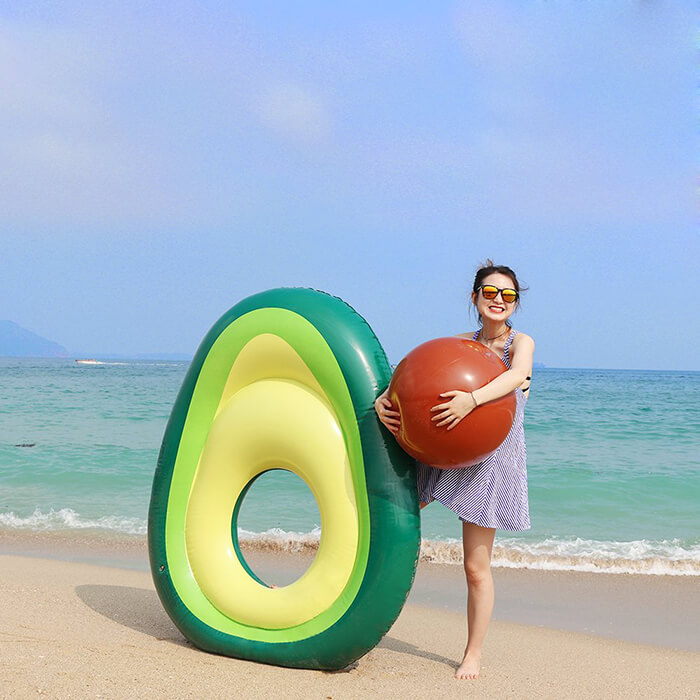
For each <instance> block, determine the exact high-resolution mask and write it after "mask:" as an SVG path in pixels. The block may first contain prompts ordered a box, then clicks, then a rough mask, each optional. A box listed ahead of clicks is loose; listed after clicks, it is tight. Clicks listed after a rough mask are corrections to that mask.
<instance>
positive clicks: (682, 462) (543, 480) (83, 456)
mask: <svg viewBox="0 0 700 700" xmlns="http://www.w3.org/2000/svg"><path fill="white" fill-rule="evenodd" d="M186 369H187V363H186V362H146V361H140V362H118V361H115V362H105V363H98V364H89V365H85V364H78V363H76V362H75V361H73V360H27V359H9V358H3V359H0V378H1V381H0V530H1V529H27V530H42V529H60V530H63V529H67V530H84V529H86V528H97V529H100V530H103V531H107V532H115V533H132V534H134V535H138V534H143V533H145V531H146V517H147V510H148V501H149V496H150V487H151V481H152V478H153V472H154V469H155V464H156V458H157V455H158V450H159V447H160V441H161V439H162V436H163V431H164V428H165V424H166V421H167V419H168V416H169V413H170V409H171V407H172V404H173V402H174V400H175V396H176V394H177V391H178V389H179V387H180V384H181V382H182V379H183V377H184V374H185V371H186ZM525 430H526V439H527V447H528V473H529V487H530V513H531V519H532V524H533V526H532V529H531V530H529V531H528V532H525V533H505V532H498V533H497V547H496V550H495V557H494V560H495V563H496V565H500V566H516V567H521V566H528V567H536V568H550V569H551V568H567V569H583V570H590V571H620V572H639V573H649V574H652V573H675V574H689V575H700V517H699V513H700V459H699V455H700V373H697V372H656V371H614V370H578V369H543V370H536V373H535V376H534V377H533V385H532V390H531V398H530V400H529V401H528V404H527V407H526V423H525ZM33 443H35V445H34V446H33V447H18V446H17V445H22V444H33ZM422 523H423V524H422V528H423V538H424V556H425V557H427V558H430V559H434V560H437V561H457V560H458V558H459V551H460V547H459V544H458V543H457V542H456V540H457V538H459V537H460V532H461V531H460V525H459V522H458V521H457V518H456V516H454V515H453V514H452V513H450V512H449V511H448V510H446V509H445V508H443V507H442V506H441V505H439V504H432V505H431V506H429V507H428V508H426V509H425V510H424V511H423V521H422ZM240 524H241V527H242V529H243V530H244V532H243V533H242V534H243V536H244V537H248V538H249V539H256V540H258V541H260V542H265V543H266V546H273V547H274V546H278V547H283V548H294V547H296V546H298V545H299V544H300V543H304V542H308V541H311V542H313V541H314V540H317V538H318V533H319V529H318V528H319V525H320V518H319V514H318V508H317V507H316V504H315V501H314V498H313V496H312V495H311V492H310V491H309V490H308V489H307V487H306V486H305V485H304V483H303V482H302V481H301V480H300V479H298V478H297V477H295V476H293V475H290V474H288V473H284V472H272V473H270V474H268V475H265V476H264V477H262V478H261V479H260V480H259V481H258V482H256V484H255V485H254V486H253V488H252V489H251V491H250V492H249V495H248V496H247V497H246V501H245V502H244V504H243V508H242V511H241V520H240Z"/></svg>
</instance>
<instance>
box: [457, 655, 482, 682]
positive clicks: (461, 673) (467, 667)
mask: <svg viewBox="0 0 700 700" xmlns="http://www.w3.org/2000/svg"><path fill="white" fill-rule="evenodd" d="M480 670H481V654H475V653H474V652H471V651H468V652H467V653H466V654H465V655H464V659H462V663H461V665H460V667H459V668H458V669H457V670H456V671H455V678H459V679H460V680H461V679H467V680H472V681H473V680H476V679H477V678H478V677H479V671H480Z"/></svg>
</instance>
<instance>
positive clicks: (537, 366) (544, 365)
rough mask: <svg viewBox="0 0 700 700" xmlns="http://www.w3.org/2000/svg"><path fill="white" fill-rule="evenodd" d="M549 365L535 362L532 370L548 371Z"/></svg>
mask: <svg viewBox="0 0 700 700" xmlns="http://www.w3.org/2000/svg"><path fill="white" fill-rule="evenodd" d="M546 368H547V365H546V364H545V363H544V362H533V363H532V369H546Z"/></svg>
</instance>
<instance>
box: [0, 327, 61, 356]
mask: <svg viewBox="0 0 700 700" xmlns="http://www.w3.org/2000/svg"><path fill="white" fill-rule="evenodd" d="M0 356H4V357H68V356H69V353H68V350H66V349H65V348H64V347H63V346H62V345H59V344H58V343H54V342H53V340H47V339H46V338H42V337H41V336H40V335H37V334H36V333H32V332H31V331H28V330H27V329H26V328H22V326H18V325H17V324H16V323H14V322H13V321H0Z"/></svg>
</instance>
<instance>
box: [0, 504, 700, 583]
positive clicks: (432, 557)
mask: <svg viewBox="0 0 700 700" xmlns="http://www.w3.org/2000/svg"><path fill="white" fill-rule="evenodd" d="M0 529H6V530H28V531H46V530H52V531H60V530H76V529H78V530H102V531H107V532H110V531H111V532H114V533H115V534H129V535H145V534H146V532H147V529H148V525H147V521H146V520H145V519H143V518H128V517H119V516H115V515H109V516H104V517H101V518H84V517H82V516H80V515H79V514H78V513H76V512H75V511H74V510H72V509H71V508H61V509H60V510H54V509H51V510H49V511H48V512H42V511H41V510H39V509H36V510H35V511H34V512H33V513H32V514H31V515H29V516H27V517H19V516H17V515H15V514H14V513H12V512H8V513H0ZM320 538H321V530H320V528H314V529H313V530H311V531H310V532H288V531H285V530H281V529H279V528H272V529H270V530H266V531H264V532H251V531H248V530H244V529H239V531H238V539H239V541H240V543H241V547H242V548H243V550H244V552H245V550H246V549H253V550H258V551H267V552H272V553H274V552H280V553H281V552H289V553H295V554H297V553H300V554H311V555H313V554H315V553H316V552H317V551H318V546H319V542H320ZM420 559H421V561H425V562H431V563H434V564H450V565H461V564H462V542H461V541H460V540H457V539H450V538H448V539H424V540H422V542H421V551H420ZM492 563H493V566H494V567H496V568H510V569H537V570H542V571H586V572H592V573H610V574H646V575H666V576H700V544H698V543H690V544H688V543H684V542H682V541H681V540H678V539H674V540H661V541H651V540H634V541H630V542H610V541H599V540H588V539H583V538H573V539H566V538H559V537H550V538H546V539H543V540H540V541H536V542H527V541H525V540H522V539H515V538H508V537H503V538H497V539H496V543H495V544H494V548H493V557H492Z"/></svg>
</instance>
